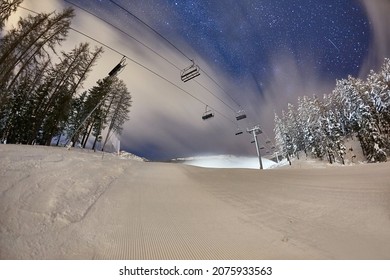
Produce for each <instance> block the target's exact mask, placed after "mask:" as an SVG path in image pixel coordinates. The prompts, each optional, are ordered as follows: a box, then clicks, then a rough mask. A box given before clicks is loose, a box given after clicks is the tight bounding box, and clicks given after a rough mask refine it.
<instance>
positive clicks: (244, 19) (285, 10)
mask: <svg viewBox="0 0 390 280" xmlns="http://www.w3.org/2000/svg"><path fill="white" fill-rule="evenodd" d="M60 2H61V3H62V4H61V5H63V6H72V5H70V4H69V2H72V3H75V4H76V5H78V6H80V7H82V8H83V9H85V10H87V11H89V12H91V13H93V14H95V15H96V16H98V17H101V18H102V19H104V20H106V21H108V22H110V23H111V24H113V25H114V26H116V27H118V28H120V29H122V30H124V31H125V32H127V33H128V34H130V35H131V36H134V37H135V38H137V39H138V40H140V41H142V42H143V43H145V44H146V45H147V46H149V47H150V48H152V49H153V50H155V51H156V52H157V53H159V54H160V55H161V56H163V57H165V58H167V60H169V61H170V62H172V63H173V64H175V65H177V67H178V68H183V67H185V66H186V65H188V64H189V63H190V62H189V60H188V59H187V58H188V57H190V58H194V59H195V61H196V62H197V63H198V64H199V66H200V67H201V68H202V69H204V70H207V73H209V74H210V75H211V76H212V78H213V79H214V80H215V81H217V82H218V84H219V86H221V87H222V88H223V90H221V88H220V87H217V86H215V84H214V83H213V82H212V81H210V79H208V78H207V77H205V75H201V76H200V77H199V78H196V81H197V82H199V83H202V85H204V86H205V87H206V88H207V89H209V90H211V91H212V92H213V93H216V95H218V96H219V97H220V99H222V100H223V101H225V102H226V103H227V104H228V105H229V106H232V107H234V108H236V107H237V106H236V105H237V104H234V102H232V100H235V101H237V102H236V103H239V105H240V106H241V105H242V107H243V108H244V109H245V110H246V111H247V113H248V117H249V118H248V120H245V121H243V122H242V123H239V124H237V125H236V126H240V127H242V128H243V129H245V128H246V127H247V126H250V125H253V124H257V123H259V124H261V125H262V127H264V128H265V130H266V131H268V134H267V135H266V136H264V137H266V138H268V137H270V138H272V128H273V117H274V112H280V111H281V110H282V109H283V108H286V107H287V103H288V102H292V103H294V102H295V101H296V99H297V97H298V96H302V95H313V94H319V95H321V94H324V93H329V92H330V91H331V90H332V89H333V88H334V85H335V83H336V79H342V78H346V77H347V76H348V75H353V76H360V77H365V75H367V73H368V71H369V69H378V67H380V65H381V63H382V62H383V59H384V57H385V56H389V55H390V32H388V31H387V29H388V27H386V26H388V23H389V20H388V13H389V12H390V5H389V1H387V0H371V1H370V0H367V1H366V0H360V1H359V0H295V1H291V0H263V1H260V0H256V1H255V0H252V1H250V0H241V1H233V0H229V1H228V0H223V1H221V0H193V1H173V0H148V1H142V0H134V1H124V0H112V1H111V0H99V1H83V0H69V2H68V1H60ZM37 3H38V2H37ZM40 3H42V2H40ZM37 6H38V4H37ZM119 6H121V7H122V8H121V7H119ZM73 7H74V6H73ZM74 8H75V10H76V20H75V23H74V25H75V26H76V27H77V28H78V29H79V30H82V31H84V32H87V33H88V32H89V33H88V34H89V35H91V36H94V37H95V38H97V39H99V40H101V41H103V42H105V43H107V44H109V45H110V46H111V47H113V48H115V49H118V50H119V51H120V52H123V53H125V54H126V55H134V56H135V57H136V58H137V61H139V62H140V63H143V64H144V65H146V66H147V67H149V68H151V69H153V71H155V72H157V73H159V74H161V75H163V76H164V77H167V78H168V79H170V80H171V81H172V82H173V83H177V84H178V85H179V86H180V87H184V88H185V90H187V91H189V92H190V93H191V94H193V95H194V96H195V97H196V98H199V99H201V100H202V101H205V102H206V103H207V104H210V106H213V107H214V108H217V109H218V110H219V111H221V112H223V114H224V115H227V116H228V117H229V118H231V119H233V120H234V113H233V114H232V112H230V111H229V108H226V106H224V105H223V104H222V105H221V102H220V101H219V100H215V98H214V99H212V98H210V97H207V94H208V93H207V92H206V93H204V90H203V89H200V88H199V85H197V84H196V83H195V82H194V81H190V82H188V84H186V85H183V84H182V83H181V81H180V79H179V77H178V75H177V74H176V72H175V71H177V69H172V66H171V65H169V63H167V62H166V61H163V60H161V59H160V58H156V57H155V55H154V54H151V53H150V52H149V50H147V49H146V48H144V47H143V46H141V45H140V44H138V43H135V42H134V40H132V39H131V38H126V36H123V34H120V35H116V34H118V33H117V31H116V30H114V29H113V28H111V27H109V26H108V25H107V24H105V23H102V22H101V21H100V24H103V26H105V28H106V30H108V32H107V31H104V32H99V30H96V28H94V26H93V25H94V23H92V22H91V21H92V19H94V20H96V21H97V22H99V20H97V19H96V18H93V17H91V16H90V15H87V14H86V13H85V11H82V10H80V9H78V8H76V7H74ZM126 10H127V11H126ZM129 12H130V13H132V14H133V15H135V16H137V17H138V18H139V19H141V20H142V21H144V22H145V23H146V24H148V25H149V26H150V27H152V28H153V29H155V30H156V31H157V32H158V33H160V34H161V35H162V36H164V37H165V38H166V39H167V40H169V41H170V42H171V43H172V44H173V45H174V46H175V47H176V48H177V49H175V47H172V46H171V45H169V43H167V42H166V41H165V40H164V39H162V38H161V37H160V36H159V35H158V34H156V33H154V32H153V31H152V30H150V29H149V28H148V27H146V26H145V25H143V24H142V23H140V21H139V20H137V19H136V18H135V17H134V16H133V15H131V14H130V13H129ZM111 31H112V33H111ZM118 38H119V39H118ZM130 41H132V42H131V43H126V42H130ZM183 53H184V55H183ZM106 55H112V56H114V55H116V57H115V58H113V59H111V60H110V61H115V60H119V59H120V56H118V55H117V54H112V52H110V51H106ZM113 63H114V62H112V63H111V65H112V64H113ZM107 67H108V66H107ZM167 69H168V70H167ZM169 69H170V70H169ZM126 71H128V73H124V74H121V75H122V76H120V78H122V79H124V80H125V82H127V84H128V87H129V89H130V91H132V92H133V97H134V108H133V109H132V113H131V120H130V122H129V124H127V127H128V129H126V128H125V130H124V134H123V136H122V140H121V141H122V147H123V148H125V149H127V150H129V151H131V152H134V153H137V154H140V155H142V156H145V157H149V158H151V159H168V158H172V157H180V156H190V155H197V154H205V153H208V154H210V153H214V154H222V153H228V154H237V155H240V154H241V155H253V154H254V147H253V145H251V144H250V138H249V135H245V136H244V138H241V139H244V140H237V139H236V138H234V136H231V135H233V134H234V131H235V129H236V127H235V125H234V124H233V127H232V124H231V123H229V121H226V120H223V118H222V120H221V118H219V120H217V118H216V120H212V122H210V123H211V125H210V124H205V122H203V121H202V120H201V119H200V115H201V114H202V110H204V109H202V108H203V107H204V106H203V104H197V101H196V100H193V99H191V98H188V97H185V98H184V99H183V98H179V97H178V96H179V95H183V94H182V93H179V94H178V93H177V92H178V91H179V92H180V90H178V89H177V88H172V87H170V85H166V83H165V81H161V80H160V78H158V77H156V76H153V75H150V73H148V74H145V73H144V72H142V69H141V70H140V69H138V68H134V67H132V66H131V65H130V64H129V66H127V69H126ZM134 72H136V73H139V75H140V77H143V78H145V80H147V82H144V83H143V84H142V83H140V84H139V85H137V81H138V80H139V78H138V80H136V79H135V78H134V80H131V79H132V77H133V74H130V73H134ZM168 72H173V73H174V74H172V75H168V74H167V73H168ZM174 75H176V76H177V77H176V78H175V76H174ZM171 77H172V78H171ZM126 79H128V81H126ZM172 79H173V80H172ZM153 86H154V87H153ZM165 86H166V89H165V90H163V92H164V94H165V95H164V94H160V93H159V94H158V95H157V94H156V93H155V92H154V91H155V88H156V87H158V88H159V89H160V88H164V87H165ZM141 92H142V93H141ZM149 94H150V95H149ZM175 94H176V95H175ZM184 95H185V94H184ZM162 96H164V99H162ZM231 97H232V98H231ZM153 99H156V100H155V102H156V104H154V105H153V101H152V100H153ZM157 100H158V101H157ZM157 103H159V104H158V106H157ZM136 106H137V108H136ZM164 106H166V107H164ZM160 107H161V108H160ZM164 108H170V109H168V112H167V110H166V109H164ZM160 109H161V111H159V110H160ZM192 110H194V112H192ZM195 111H196V112H195ZM145 112H148V113H147V114H146V113H145ZM183 112H184V115H183ZM140 118H142V123H140ZM146 127H147V128H150V130H151V131H149V132H148V129H147V128H146ZM173 128H177V129H176V130H175V129H173ZM232 132H233V133H232ZM221 136H222V139H224V140H223V141H221ZM206 138H207V139H208V140H207V141H204V139H206Z"/></svg>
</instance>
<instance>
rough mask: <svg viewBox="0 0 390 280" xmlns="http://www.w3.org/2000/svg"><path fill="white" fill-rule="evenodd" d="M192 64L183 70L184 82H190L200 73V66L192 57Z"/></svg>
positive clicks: (182, 77)
mask: <svg viewBox="0 0 390 280" xmlns="http://www.w3.org/2000/svg"><path fill="white" fill-rule="evenodd" d="M191 61H192V65H190V66H188V67H187V68H185V69H184V70H182V71H181V73H180V76H181V80H182V81H183V82H188V81H189V80H192V79H193V78H195V77H198V76H199V75H200V72H199V66H198V65H196V64H195V62H194V61H193V60H192V59H191Z"/></svg>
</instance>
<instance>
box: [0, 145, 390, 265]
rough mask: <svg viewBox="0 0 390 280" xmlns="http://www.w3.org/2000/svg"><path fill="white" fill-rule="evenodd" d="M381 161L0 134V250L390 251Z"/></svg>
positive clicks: (211, 255)
mask: <svg viewBox="0 0 390 280" xmlns="http://www.w3.org/2000/svg"><path fill="white" fill-rule="evenodd" d="M308 163H310V162H308ZM293 164H294V163H293ZM389 168H390V163H381V164H360V165H355V166H345V167H342V168H338V167H334V168H312V169H309V166H305V168H289V167H287V168H286V169H268V170H263V171H259V170H251V169H211V168H197V167H193V166H188V165H184V164H169V163H168V164H167V163H156V162H143V161H140V160H132V159H121V158H120V157H118V156H114V155H107V154H106V155H105V156H104V157H102V154H101V153H93V152H87V151H83V150H81V149H71V150H67V149H66V148H54V147H42V146H22V145H0V259H127V260H128V259H191V260H193V259H230V260H231V259H390V239H389V236H390V219H389V205H390V204H389V199H390V184H389V182H390V172H389Z"/></svg>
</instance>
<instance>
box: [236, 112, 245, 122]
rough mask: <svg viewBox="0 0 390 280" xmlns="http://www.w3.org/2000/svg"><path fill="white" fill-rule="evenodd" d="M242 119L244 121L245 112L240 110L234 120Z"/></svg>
mask: <svg viewBox="0 0 390 280" xmlns="http://www.w3.org/2000/svg"><path fill="white" fill-rule="evenodd" d="M242 119H246V114H245V111H244V110H240V111H238V112H237V115H236V120H238V121H239V120H242Z"/></svg>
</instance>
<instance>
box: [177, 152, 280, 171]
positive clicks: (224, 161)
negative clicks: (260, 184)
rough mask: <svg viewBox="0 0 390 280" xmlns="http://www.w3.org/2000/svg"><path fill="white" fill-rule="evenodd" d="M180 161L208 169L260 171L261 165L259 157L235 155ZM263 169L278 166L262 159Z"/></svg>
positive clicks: (182, 159) (183, 159)
mask: <svg viewBox="0 0 390 280" xmlns="http://www.w3.org/2000/svg"><path fill="white" fill-rule="evenodd" d="M176 161H180V162H182V163H184V164H187V165H192V166H199V167H207V168H249V169H259V167H260V163H259V158H257V157H244V156H233V155H213V156H199V157H189V158H180V159H177V160H176ZM262 163H263V168H264V169H268V168H271V167H272V166H274V165H275V164H276V162H274V161H272V160H269V159H267V158H262Z"/></svg>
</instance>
